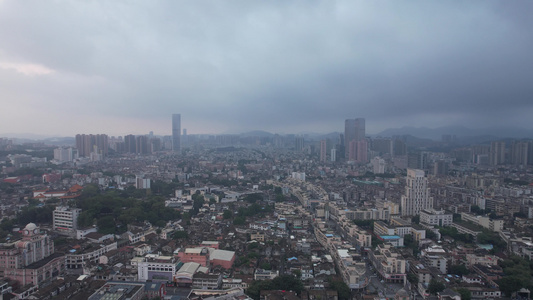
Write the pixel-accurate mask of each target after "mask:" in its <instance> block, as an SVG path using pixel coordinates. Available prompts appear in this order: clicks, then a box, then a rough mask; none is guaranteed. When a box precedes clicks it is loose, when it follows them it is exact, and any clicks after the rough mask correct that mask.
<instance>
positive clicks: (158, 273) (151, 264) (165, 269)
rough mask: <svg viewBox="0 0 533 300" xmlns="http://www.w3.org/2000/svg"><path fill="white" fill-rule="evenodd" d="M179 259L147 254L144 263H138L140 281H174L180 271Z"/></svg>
mask: <svg viewBox="0 0 533 300" xmlns="http://www.w3.org/2000/svg"><path fill="white" fill-rule="evenodd" d="M178 264H179V259H177V258H175V257H173V256H160V255H157V254H147V255H146V256H145V257H144V260H143V261H140V262H138V263H137V276H138V279H139V281H147V280H153V281H172V280H173V276H174V275H175V274H176V272H177V271H178V270H179V268H178Z"/></svg>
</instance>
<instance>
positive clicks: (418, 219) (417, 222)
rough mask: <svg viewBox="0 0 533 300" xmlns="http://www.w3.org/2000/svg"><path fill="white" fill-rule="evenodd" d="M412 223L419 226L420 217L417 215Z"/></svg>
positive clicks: (412, 219)
mask: <svg viewBox="0 0 533 300" xmlns="http://www.w3.org/2000/svg"><path fill="white" fill-rule="evenodd" d="M411 222H413V223H415V224H419V223H420V215H416V216H414V217H412V218H411Z"/></svg>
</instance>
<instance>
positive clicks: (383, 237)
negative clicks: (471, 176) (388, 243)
mask: <svg viewBox="0 0 533 300" xmlns="http://www.w3.org/2000/svg"><path fill="white" fill-rule="evenodd" d="M380 237H381V238H382V239H384V240H397V239H400V237H399V236H397V235H380Z"/></svg>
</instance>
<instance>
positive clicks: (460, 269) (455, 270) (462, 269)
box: [448, 265, 470, 276]
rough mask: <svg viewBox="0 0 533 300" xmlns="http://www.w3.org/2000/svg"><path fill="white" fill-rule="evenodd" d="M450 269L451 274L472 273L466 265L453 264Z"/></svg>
mask: <svg viewBox="0 0 533 300" xmlns="http://www.w3.org/2000/svg"><path fill="white" fill-rule="evenodd" d="M448 271H449V273H450V274H454V275H459V276H463V275H468V274H470V271H469V270H468V268H467V267H466V266H465V265H451V266H450V268H449V269H448Z"/></svg>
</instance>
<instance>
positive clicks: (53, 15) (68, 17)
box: [0, 0, 533, 136]
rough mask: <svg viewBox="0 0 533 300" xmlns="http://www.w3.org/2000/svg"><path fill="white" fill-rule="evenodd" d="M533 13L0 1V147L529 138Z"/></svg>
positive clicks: (475, 7)
mask: <svg viewBox="0 0 533 300" xmlns="http://www.w3.org/2000/svg"><path fill="white" fill-rule="evenodd" d="M532 11H533V2H532V1H490V0H488V1H399V0H391V1H354V0H348V1H343V0H339V1H318V0H305V1H297V0H296V1H281V0H279V1H248V0H246V1H244V0H241V1H202V0H200V1H170V0H168V1H164V0H160V1H158V0H156V1H126V0H123V1H104V0H102V1H98V0H94V1H54V0H51V1H40V0H28V1H15V0H12V1H7V0H0V105H1V106H2V109H0V136H2V134H8V133H33V134H38V135H44V136H73V135H75V134H76V133H86V134H89V133H93V134H96V133H106V134H109V135H114V136H117V135H126V134H146V133H148V132H149V131H153V132H154V133H155V134H159V135H170V134H171V115H172V114H173V113H179V114H181V120H182V128H187V131H188V133H189V134H203V133H212V134H220V133H238V132H247V131H251V130H265V131H269V132H272V133H302V132H317V133H328V132H334V131H343V130H344V120H345V119H348V118H359V117H362V118H365V119H366V128H367V132H368V133H377V132H379V131H381V130H384V129H387V128H397V127H403V126H415V127H421V126H424V127H429V128H436V127H441V126H448V125H463V126H467V127H471V128H485V127H494V126H516V127H522V128H531V129H533V30H532V29H533V18H531V12H532Z"/></svg>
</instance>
